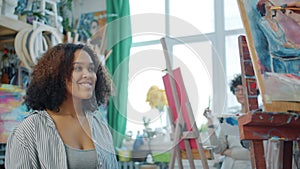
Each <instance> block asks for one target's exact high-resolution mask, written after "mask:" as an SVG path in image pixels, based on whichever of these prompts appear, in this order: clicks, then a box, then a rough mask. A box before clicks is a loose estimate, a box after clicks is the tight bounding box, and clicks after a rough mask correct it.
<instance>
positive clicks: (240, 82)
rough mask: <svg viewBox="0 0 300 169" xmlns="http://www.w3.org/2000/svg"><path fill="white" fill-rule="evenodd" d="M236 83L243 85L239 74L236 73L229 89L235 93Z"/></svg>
mask: <svg viewBox="0 0 300 169" xmlns="http://www.w3.org/2000/svg"><path fill="white" fill-rule="evenodd" d="M238 85H243V83H242V76H241V74H236V75H235V76H234V78H233V79H232V80H231V82H230V91H231V92H232V93H233V94H234V95H235V88H236V87H237V86H238Z"/></svg>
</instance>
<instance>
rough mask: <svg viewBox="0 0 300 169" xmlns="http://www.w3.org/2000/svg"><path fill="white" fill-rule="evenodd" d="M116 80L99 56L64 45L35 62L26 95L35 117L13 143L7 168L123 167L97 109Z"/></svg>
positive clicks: (20, 129) (84, 48)
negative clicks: (111, 77)
mask: <svg viewBox="0 0 300 169" xmlns="http://www.w3.org/2000/svg"><path fill="white" fill-rule="evenodd" d="M110 91H111V81H110V78H109V76H108V73H107V72H106V69H105V67H103V66H102V65H101V64H100V62H99V60H98V59H97V56H96V54H95V53H94V52H93V50H91V49H90V48H89V47H87V46H84V45H81V44H77V45H76V44H59V45H57V46H55V47H53V48H51V49H49V51H47V52H46V54H45V55H44V56H43V57H42V58H41V59H40V60H39V62H38V64H37V65H36V66H35V68H34V70H33V72H32V74H31V81H30V84H29V87H28V89H27V92H26V96H25V103H26V104H27V106H28V108H29V109H30V110H32V113H31V115H29V116H28V117H27V118H25V119H24V120H23V121H22V123H21V124H20V125H19V126H18V127H17V128H16V129H15V130H14V131H13V133H12V134H11V136H10V137H9V139H8V142H7V148H6V154H5V168H6V169H18V168H31V169H53V168H57V169H58V168H59V169H67V168H70V169H77V168H89V169H92V168H95V169H96V168H97V169H100V168H103V169H117V168H118V165H117V160H116V155H115V152H114V147H113V141H112V137H111V134H110V131H109V129H108V127H107V126H106V125H105V122H103V121H102V120H101V115H100V113H99V112H97V108H98V106H99V105H100V104H102V103H104V102H105V100H106V98H107V97H108V96H109V94H110Z"/></svg>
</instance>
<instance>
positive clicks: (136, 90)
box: [127, 44, 167, 135]
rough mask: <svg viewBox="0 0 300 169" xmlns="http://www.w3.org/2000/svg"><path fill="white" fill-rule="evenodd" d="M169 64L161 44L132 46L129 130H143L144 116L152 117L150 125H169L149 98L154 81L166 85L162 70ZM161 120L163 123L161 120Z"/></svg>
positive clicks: (128, 110)
mask: <svg viewBox="0 0 300 169" xmlns="http://www.w3.org/2000/svg"><path fill="white" fill-rule="evenodd" d="M165 67H166V64H165V58H164V54H163V51H162V47H161V45H160V44H159V45H149V46H143V47H134V48H131V54H130V60H129V84H128V104H127V131H132V132H133V134H134V135H136V133H137V131H138V130H140V133H141V134H142V130H143V129H144V126H143V117H147V118H151V122H150V127H151V128H152V129H153V130H154V129H155V128H160V127H162V126H166V125H167V122H166V118H165V116H164V117H162V115H164V114H162V113H160V112H159V111H158V110H157V109H151V107H150V105H149V103H148V102H146V97H147V92H148V90H149V88H150V87H151V86H153V85H156V86H158V87H159V88H160V89H164V85H163V81H162V76H163V75H164V74H165V73H164V72H163V71H162V70H164V69H165ZM161 120H162V123H161Z"/></svg>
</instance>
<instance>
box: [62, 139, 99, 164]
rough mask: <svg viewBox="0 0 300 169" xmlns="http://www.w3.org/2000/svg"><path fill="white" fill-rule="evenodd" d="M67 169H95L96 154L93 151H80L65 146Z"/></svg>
mask: <svg viewBox="0 0 300 169" xmlns="http://www.w3.org/2000/svg"><path fill="white" fill-rule="evenodd" d="M65 147H66V154H67V163H68V169H96V168H97V163H98V161H97V153H96V150H95V149H91V150H80V149H76V148H72V147H70V146H68V145H66V144H65Z"/></svg>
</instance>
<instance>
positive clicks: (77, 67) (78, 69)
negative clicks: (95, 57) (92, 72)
mask: <svg viewBox="0 0 300 169" xmlns="http://www.w3.org/2000/svg"><path fill="white" fill-rule="evenodd" d="M81 70H82V68H81V67H80V66H75V67H74V71H76V72H78V71H81Z"/></svg>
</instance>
